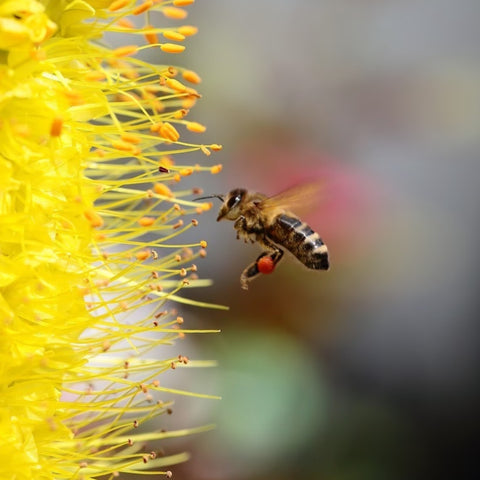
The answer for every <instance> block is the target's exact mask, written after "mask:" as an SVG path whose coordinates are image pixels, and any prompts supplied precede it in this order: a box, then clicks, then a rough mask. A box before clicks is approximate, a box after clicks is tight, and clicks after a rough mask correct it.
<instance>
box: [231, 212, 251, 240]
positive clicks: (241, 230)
mask: <svg viewBox="0 0 480 480" xmlns="http://www.w3.org/2000/svg"><path fill="white" fill-rule="evenodd" d="M233 227H234V228H235V230H236V231H237V240H240V238H243V240H244V242H245V243H247V240H248V238H249V236H248V233H247V220H246V219H245V217H244V216H243V215H242V216H240V217H238V218H237V220H235V223H234V224H233Z"/></svg>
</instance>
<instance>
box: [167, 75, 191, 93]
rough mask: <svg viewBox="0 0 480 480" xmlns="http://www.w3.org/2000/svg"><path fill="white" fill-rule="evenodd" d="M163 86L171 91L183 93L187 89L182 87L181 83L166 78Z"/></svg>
mask: <svg viewBox="0 0 480 480" xmlns="http://www.w3.org/2000/svg"><path fill="white" fill-rule="evenodd" d="M165 84H166V85H167V87H170V88H171V89H172V90H176V91H177V92H185V90H186V89H187V87H186V86H185V85H183V83H181V82H179V81H178V80H175V79H174V78H167V79H166V80H165Z"/></svg>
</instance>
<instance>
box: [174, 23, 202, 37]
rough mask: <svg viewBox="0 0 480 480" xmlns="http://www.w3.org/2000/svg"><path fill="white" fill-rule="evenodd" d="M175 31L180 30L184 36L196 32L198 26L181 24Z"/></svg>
mask: <svg viewBox="0 0 480 480" xmlns="http://www.w3.org/2000/svg"><path fill="white" fill-rule="evenodd" d="M177 32H180V33H181V34H182V35H185V36H186V37H190V36H192V35H195V34H197V33H198V28H197V27H195V26H193V25H182V26H181V27H178V28H177Z"/></svg>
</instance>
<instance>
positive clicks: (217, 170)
mask: <svg viewBox="0 0 480 480" xmlns="http://www.w3.org/2000/svg"><path fill="white" fill-rule="evenodd" d="M222 168H223V165H222V164H220V163H219V164H218V165H214V166H213V167H210V173H212V174H213V175H216V174H217V173H220V172H221V171H222Z"/></svg>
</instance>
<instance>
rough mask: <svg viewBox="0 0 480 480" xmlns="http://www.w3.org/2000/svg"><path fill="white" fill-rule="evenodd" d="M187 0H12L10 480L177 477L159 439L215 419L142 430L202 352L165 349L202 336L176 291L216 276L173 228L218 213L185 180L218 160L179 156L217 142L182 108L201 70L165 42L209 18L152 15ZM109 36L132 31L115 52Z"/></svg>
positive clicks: (3, 99) (5, 375)
mask: <svg viewBox="0 0 480 480" xmlns="http://www.w3.org/2000/svg"><path fill="white" fill-rule="evenodd" d="M189 3H192V1H188V0H173V1H172V0H170V1H161V0H160V1H159V0H156V1H145V2H143V3H137V2H135V1H133V0H116V1H104V0H90V1H87V0H51V1H48V0H44V1H43V2H38V1H35V0H8V1H1V0H0V193H1V195H0V378H1V382H0V478H2V479H3V478H5V479H9V478H12V479H18V480H20V479H22V480H23V479H54V478H55V479H67V478H78V479H90V478H99V477H101V478H113V477H114V476H115V475H117V473H121V472H126V473H131V472H140V473H141V472H146V471H147V470H148V473H152V471H157V472H159V473H163V474H166V475H168V476H169V475H170V472H169V471H168V470H165V466H167V465H171V464H174V463H176V462H179V461H183V460H184V459H185V458H186V456H185V454H179V455H176V456H171V457H161V458H160V457H156V454H155V452H154V451H152V449H155V448H156V447H155V444H153V445H154V446H152V447H151V448H150V449H149V447H148V444H147V442H151V441H154V440H161V439H164V438H168V437H169V436H175V435H179V434H182V433H183V434H188V433H193V432H195V431H199V430H201V429H202V428H197V429H195V428H194V429H189V430H186V431H182V432H161V431H159V430H158V427H157V426H154V427H153V428H152V427H151V426H150V427H149V428H146V429H142V430H141V433H138V432H140V430H135V428H136V427H139V426H140V425H144V426H145V425H147V422H149V421H151V420H154V419H155V418H156V417H158V416H160V415H164V414H166V413H169V412H170V408H171V404H170V403H167V402H163V401H162V400H161V394H162V393H165V392H170V393H185V394H186V392H178V391H175V390H171V389H169V388H167V387H166V386H164V385H163V383H161V382H160V381H159V378H158V377H159V375H160V373H162V372H164V371H166V370H170V369H172V368H176V367H177V366H185V365H187V364H192V363H193V362H189V361H188V359H187V358H186V357H184V356H183V355H178V352H175V353H174V354H173V353H172V355H171V356H170V357H169V358H166V359H163V360H158V359H156V358H155V357H157V353H156V352H154V350H155V348H156V347H158V346H160V345H170V344H171V343H172V342H173V341H174V340H175V339H178V338H181V337H182V336H183V335H184V334H185V333H189V332H191V330H188V329H185V328H184V327H183V326H182V324H183V318H181V317H178V315H177V312H176V310H175V308H174V307H171V306H170V303H169V302H170V301H180V302H185V303H191V304H199V305H206V304H202V303H200V302H193V301H189V300H188V299H185V298H183V297H182V296H180V295H179V294H178V293H179V291H180V290H181V289H182V288H184V287H193V286H204V285H208V284H209V282H208V281H206V280H199V279H197V278H196V273H195V272H196V270H197V267H196V265H195V263H194V262H195V261H196V259H198V258H199V257H202V256H204V255H205V247H206V244H205V242H204V241H202V240H200V241H198V242H193V243H191V244H183V245H182V244H181V243H179V242H178V241H177V240H176V237H177V236H178V235H179V234H181V233H182V232H184V231H186V230H188V229H190V228H194V227H195V226H196V225H197V224H198V221H197V220H196V219H195V218H194V219H192V220H189V217H188V215H190V214H201V213H202V211H204V210H206V209H208V208H209V204H198V203H195V202H193V201H191V200H188V197H189V196H190V195H191V194H192V193H196V192H192V190H191V189H183V190H179V189H178V188H176V186H177V183H178V182H180V181H181V179H182V178H183V177H184V176H186V175H190V174H191V173H195V172H199V171H207V172H211V173H218V172H219V171H220V169H221V168H220V166H219V165H205V166H200V165H195V166H193V167H192V166H189V165H185V164H178V163H177V161H176V157H177V156H178V155H179V154H181V153H184V152H195V151H199V152H200V155H202V156H203V155H207V156H208V155H210V153H211V152H212V151H216V150H219V149H220V148H221V147H220V146H219V145H216V144H210V145H197V144H194V143H191V142H189V141H186V140H185V141H184V140H183V138H182V137H183V136H184V135H185V136H186V131H187V130H189V131H191V132H198V133H200V132H203V131H204V130H205V127H204V126H203V125H201V124H200V123H198V122H196V121H190V120H187V119H186V117H187V115H188V113H189V110H190V108H191V107H192V106H193V105H194V103H195V101H196V99H197V98H198V97H199V94H198V93H197V91H196V90H195V88H194V86H195V84H197V83H199V82H200V78H199V76H198V75H197V74H196V73H195V72H192V71H190V70H187V69H183V68H180V67H173V66H171V65H170V64H169V60H170V59H169V58H168V57H169V55H168V54H169V53H176V52H180V51H182V50H183V49H184V46H183V45H182V44H181V43H178V42H181V41H183V40H184V39H185V37H186V36H188V35H192V34H194V33H195V32H196V29H195V28H194V27H192V26H190V25H182V26H177V27H174V26H168V27H165V28H160V27H155V26H152V21H151V18H153V14H152V12H154V11H156V12H162V13H163V14H164V16H165V17H166V18H168V19H172V21H173V22H178V19H183V18H185V16H186V10H184V9H183V8H182V7H183V6H185V5H187V4H189ZM132 16H133V20H132V19H131V18H130V17H132ZM142 19H143V22H144V24H143V26H140V27H139V26H135V25H138V24H139V23H141V22H142ZM106 33H108V34H109V35H115V34H122V36H121V37H120V38H121V39H122V40H123V39H124V38H125V35H126V34H130V35H131V38H132V41H131V43H130V44H127V45H123V46H120V47H117V48H116V49H112V48H109V47H108V46H107V45H106V43H105V40H104V35H105V34H106ZM163 39H165V40H167V41H163ZM172 42H177V43H172ZM146 49H157V50H159V52H160V53H159V56H161V58H162V60H163V61H165V64H164V65H152V64H151V63H149V62H147V61H146V60H143V59H142V57H141V52H142V51H143V50H146ZM190 135H191V134H190ZM204 158H206V159H207V160H208V161H209V160H210V158H211V157H210V158H207V157H204ZM197 364H201V362H197ZM207 364H208V362H205V365H207ZM159 395H160V396H159ZM203 396H208V395H203ZM150 425H151V424H150ZM132 429H133V430H132Z"/></svg>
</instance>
